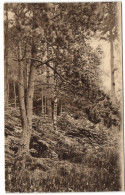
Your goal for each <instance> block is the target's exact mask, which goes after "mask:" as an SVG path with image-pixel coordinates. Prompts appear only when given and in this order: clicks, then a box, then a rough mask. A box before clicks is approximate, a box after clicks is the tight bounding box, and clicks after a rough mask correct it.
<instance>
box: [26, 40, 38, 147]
mask: <svg viewBox="0 0 125 195" xmlns="http://www.w3.org/2000/svg"><path fill="white" fill-rule="evenodd" d="M31 55H32V58H36V47H35V43H34V41H33V43H32V52H31ZM35 70H36V67H35V65H34V61H33V60H31V65H30V72H29V82H28V88H27V94H26V96H27V97H26V115H27V124H28V132H27V136H28V139H29V141H28V144H29V142H30V138H31V133H32V115H33V97H34V79H35Z"/></svg>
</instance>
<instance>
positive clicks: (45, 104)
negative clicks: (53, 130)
mask: <svg viewBox="0 0 125 195" xmlns="http://www.w3.org/2000/svg"><path fill="white" fill-rule="evenodd" d="M44 100H45V101H44V117H45V118H46V107H47V101H46V86H45V90H44Z"/></svg>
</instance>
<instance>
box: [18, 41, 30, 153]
mask: <svg viewBox="0 0 125 195" xmlns="http://www.w3.org/2000/svg"><path fill="white" fill-rule="evenodd" d="M21 56H22V55H21V45H20V43H19V47H18V59H20V58H21ZM18 68H19V69H18V92H19V106H20V115H21V122H22V128H23V136H22V144H23V147H22V148H21V150H22V149H23V150H25V151H26V152H27V151H28V150H29V139H28V124H27V115H26V107H25V93H24V91H25V89H24V75H23V70H24V65H23V63H22V62H21V61H18Z"/></svg>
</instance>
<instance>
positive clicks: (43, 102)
mask: <svg viewBox="0 0 125 195" xmlns="http://www.w3.org/2000/svg"><path fill="white" fill-rule="evenodd" d="M43 89H44V88H43V87H42V117H44V101H43V97H44V93H43V92H44V90H43Z"/></svg>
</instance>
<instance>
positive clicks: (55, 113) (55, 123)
mask: <svg viewBox="0 0 125 195" xmlns="http://www.w3.org/2000/svg"><path fill="white" fill-rule="evenodd" d="M55 69H56V66H55ZM54 74H55V73H54ZM57 103H58V100H57V81H56V74H55V75H54V110H53V126H54V130H57Z"/></svg>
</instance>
